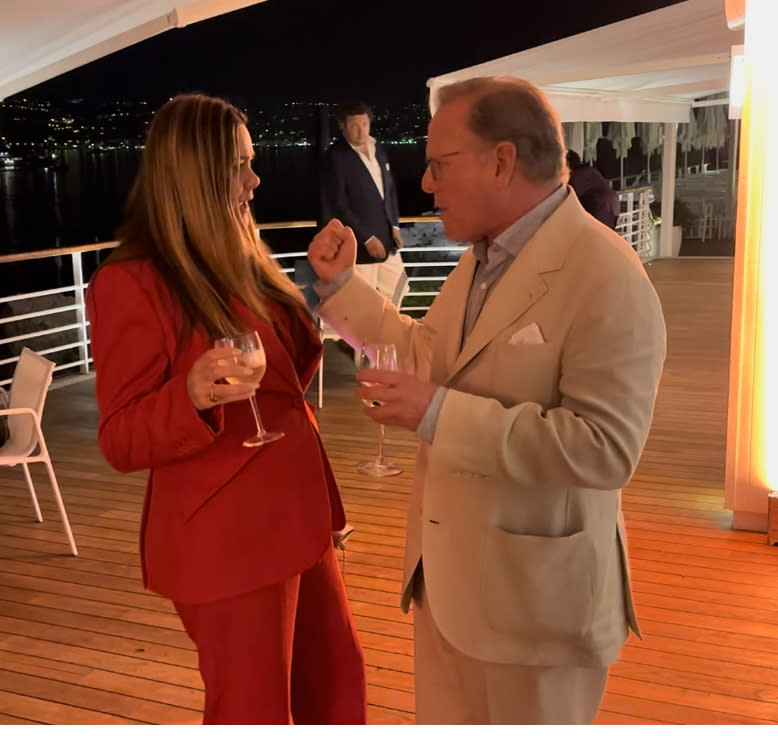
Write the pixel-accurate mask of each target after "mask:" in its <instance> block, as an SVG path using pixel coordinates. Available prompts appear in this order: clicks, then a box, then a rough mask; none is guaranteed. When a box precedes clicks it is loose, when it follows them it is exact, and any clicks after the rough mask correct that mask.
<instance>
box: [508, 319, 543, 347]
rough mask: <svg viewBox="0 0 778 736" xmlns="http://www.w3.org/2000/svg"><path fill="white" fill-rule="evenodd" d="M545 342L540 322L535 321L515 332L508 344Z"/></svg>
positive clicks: (537, 343)
mask: <svg viewBox="0 0 778 736" xmlns="http://www.w3.org/2000/svg"><path fill="white" fill-rule="evenodd" d="M544 342H545V340H544V339H543V333H541V331H540V327H538V323H537V322H533V323H532V324H531V325H526V326H524V327H522V328H521V329H520V330H517V331H516V332H514V333H513V334H512V335H511V337H510V339H509V340H508V345H542V344H543V343H544Z"/></svg>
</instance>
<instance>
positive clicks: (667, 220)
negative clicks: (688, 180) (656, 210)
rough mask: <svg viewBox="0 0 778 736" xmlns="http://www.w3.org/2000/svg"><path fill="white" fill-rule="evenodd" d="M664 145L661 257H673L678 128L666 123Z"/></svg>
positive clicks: (673, 124)
mask: <svg viewBox="0 0 778 736" xmlns="http://www.w3.org/2000/svg"><path fill="white" fill-rule="evenodd" d="M664 139H665V140H664V144H663V145H662V227H661V228H660V238H659V257H660V258H669V257H670V256H672V255H673V213H674V211H675V147H676V144H677V142H678V126H677V125H676V124H675V123H665V136H664Z"/></svg>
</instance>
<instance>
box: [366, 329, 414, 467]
mask: <svg viewBox="0 0 778 736" xmlns="http://www.w3.org/2000/svg"><path fill="white" fill-rule="evenodd" d="M354 363H355V364H356V367H357V370H358V371H359V370H363V369H365V368H377V369H378V370H381V371H396V370H398V362H397V348H396V347H395V346H394V345H388V344H378V343H366V344H364V345H362V347H361V348H359V349H358V350H355V351H354ZM362 385H363V386H372V385H374V384H372V383H369V382H367V381H363V383H362ZM362 401H363V402H364V403H365V404H367V405H368V406H375V405H378V404H379V402H371V401H368V400H367V399H362ZM378 426H379V430H378V455H377V457H376V459H375V460H369V461H367V462H364V463H360V464H359V465H357V472H359V473H363V474H364V475H371V476H373V477H376V478H383V477H384V476H387V475H399V474H400V473H402V472H403V469H402V468H401V467H400V466H399V465H398V464H397V463H393V462H392V461H391V460H387V459H386V458H385V457H384V425H383V424H379V425H378Z"/></svg>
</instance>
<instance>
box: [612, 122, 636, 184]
mask: <svg viewBox="0 0 778 736" xmlns="http://www.w3.org/2000/svg"><path fill="white" fill-rule="evenodd" d="M634 137H635V123H613V122H611V123H608V135H607V136H606V138H607V139H608V140H609V141H610V142H611V143H612V144H613V147H614V148H615V149H616V155H617V156H618V157H619V167H620V178H621V188H622V189H624V159H625V158H626V157H627V151H629V148H630V146H631V145H632V139H633V138H634Z"/></svg>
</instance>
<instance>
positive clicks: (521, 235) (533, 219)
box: [473, 184, 567, 263]
mask: <svg viewBox="0 0 778 736" xmlns="http://www.w3.org/2000/svg"><path fill="white" fill-rule="evenodd" d="M566 197H567V185H566V184H560V185H559V187H558V188H557V189H555V190H554V191H553V192H552V193H551V194H549V195H548V197H546V198H545V199H544V200H543V201H542V202H541V203H540V204H538V205H536V206H535V207H533V208H532V209H531V210H530V211H529V212H526V213H525V214H523V215H522V216H521V217H520V218H519V219H518V220H516V222H514V223H513V224H512V225H510V226H509V227H508V229H507V230H503V232H501V233H500V234H499V235H498V236H497V237H496V238H495V239H494V242H493V243H492V247H497V248H500V249H501V250H503V251H505V252H506V253H507V254H508V255H510V256H511V257H513V258H515V257H516V256H517V255H519V253H520V251H521V249H522V248H523V247H524V246H525V245H526V244H527V242H528V241H529V239H530V238H531V237H532V236H533V235H534V234H535V233H536V232H537V231H538V230H540V228H541V226H542V225H543V223H544V222H545V221H546V220H548V218H549V217H551V215H553V214H554V212H555V211H556V209H557V207H559V205H560V204H562V202H564V201H565V198H566ZM473 253H474V255H475V257H476V258H477V259H478V260H479V261H481V262H482V263H488V262H489V245H488V243H487V242H486V238H482V239H481V240H478V241H476V242H475V243H473Z"/></svg>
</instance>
